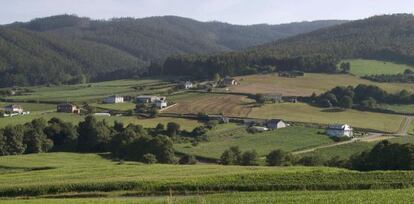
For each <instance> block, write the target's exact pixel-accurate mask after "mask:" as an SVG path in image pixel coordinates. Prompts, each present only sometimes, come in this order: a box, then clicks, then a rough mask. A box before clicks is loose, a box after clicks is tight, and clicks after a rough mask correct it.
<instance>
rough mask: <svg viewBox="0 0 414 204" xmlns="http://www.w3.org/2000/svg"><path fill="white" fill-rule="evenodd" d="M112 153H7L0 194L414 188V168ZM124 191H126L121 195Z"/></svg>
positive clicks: (178, 192)
mask: <svg viewBox="0 0 414 204" xmlns="http://www.w3.org/2000/svg"><path fill="white" fill-rule="evenodd" d="M106 157H107V155H99V154H75V153H45V154H31V155H19V156H4V157H2V159H1V160H0V166H1V168H2V169H8V170H9V171H3V172H0V183H1V184H2V185H1V186H0V196H1V197H7V196H8V197H16V196H40V195H59V194H63V195H64V194H65V193H71V194H70V195H71V196H74V197H76V196H82V193H91V195H95V196H105V195H108V193H111V192H113V193H116V192H119V194H118V195H120V196H126V195H131V194H132V195H148V194H152V195H153V194H156V193H168V194H169V193H171V194H173V195H177V194H178V195H179V194H180V193H184V192H187V193H190V192H194V193H200V192H201V193H202V192H226V191H241V190H243V191H269V190H272V191H285V190H290V191H292V190H352V189H355V190H357V189H358V190H361V189H378V188H383V189H391V188H402V187H413V186H414V172H412V171H374V172H365V173H362V172H356V171H349V170H345V169H338V168H328V167H263V166H250V167H249V166H221V165H163V164H154V165H144V164H141V163H137V162H123V163H120V162H117V161H113V160H109V159H106ZM122 191H126V192H124V193H122Z"/></svg>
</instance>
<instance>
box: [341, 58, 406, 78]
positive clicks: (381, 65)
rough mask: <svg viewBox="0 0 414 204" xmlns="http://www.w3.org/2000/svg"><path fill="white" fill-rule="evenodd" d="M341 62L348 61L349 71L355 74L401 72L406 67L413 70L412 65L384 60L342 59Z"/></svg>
mask: <svg viewBox="0 0 414 204" xmlns="http://www.w3.org/2000/svg"><path fill="white" fill-rule="evenodd" d="M343 62H349V63H350V64H351V73H352V74H354V75H356V76H366V75H375V74H402V73H404V70H406V69H411V70H413V71H414V67H412V66H409V65H405V64H397V63H393V62H386V61H378V60H364V59H351V60H344V61H343Z"/></svg>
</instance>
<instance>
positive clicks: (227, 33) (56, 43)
mask: <svg viewBox="0 0 414 204" xmlns="http://www.w3.org/2000/svg"><path fill="white" fill-rule="evenodd" d="M344 22H345V21H335V20H333V21H314V22H301V23H291V24H283V25H265V24H263V25H251V26H239V25H231V24H227V23H220V22H199V21H195V20H192V19H188V18H181V17H176V16H165V17H150V18H142V19H132V18H117V19H112V20H109V21H102V20H91V19H89V18H80V17H77V16H72V15H60V16H52V17H47V18H39V19H34V20H32V21H30V22H27V23H13V24H10V25H5V26H0V86H12V85H36V84H47V83H69V82H71V83H77V82H82V81H84V80H88V79H89V80H102V79H107V78H109V79H110V78H114V77H123V71H124V70H135V71H136V72H137V73H139V72H140V71H142V70H143V69H144V68H145V67H147V66H148V65H149V64H150V62H152V61H156V62H162V61H163V60H164V59H166V58H167V57H168V56H170V55H179V54H206V53H217V52H223V51H237V50H242V49H245V48H248V47H251V46H257V45H259V44H263V43H267V42H271V41H274V40H277V39H281V38H285V37H289V36H293V35H297V34H300V33H305V32H310V31H314V30H317V29H320V28H324V27H328V26H332V25H337V24H341V23H344ZM129 73H130V72H128V74H129Z"/></svg>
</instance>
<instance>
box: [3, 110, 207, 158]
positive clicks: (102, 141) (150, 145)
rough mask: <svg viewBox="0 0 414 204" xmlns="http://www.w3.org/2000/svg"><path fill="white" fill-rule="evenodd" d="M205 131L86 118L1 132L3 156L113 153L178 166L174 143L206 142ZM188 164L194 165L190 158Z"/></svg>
mask: <svg viewBox="0 0 414 204" xmlns="http://www.w3.org/2000/svg"><path fill="white" fill-rule="evenodd" d="M206 131H207V130H206V129H205V128H204V127H196V128H194V130H193V131H191V132H187V131H185V130H181V129H180V125H179V124H177V123H174V122H170V123H168V124H167V126H166V127H165V126H164V125H163V124H158V125H157V126H156V127H155V128H143V127H142V126H141V125H134V124H129V125H127V126H125V125H124V124H123V123H120V122H116V121H115V122H114V124H113V126H110V125H109V124H107V122H106V121H98V120H97V119H96V118H95V117H93V116H87V117H85V120H84V121H81V122H79V124H78V125H77V126H75V125H73V124H72V123H67V122H63V121H62V120H60V119H58V118H52V119H50V120H49V121H47V122H46V121H45V120H44V119H43V118H39V119H34V120H33V121H31V122H29V123H26V124H24V125H14V126H13V125H9V126H6V127H5V128H3V129H0V156H5V155H18V154H29V153H41V152H49V151H54V152H56V151H68V152H94V153H99V152H111V153H112V155H113V156H114V157H115V158H118V159H122V160H132V161H141V162H145V163H156V162H158V163H176V162H177V159H176V157H175V150H174V148H173V141H174V140H177V139H178V138H177V137H176V136H179V137H183V138H184V139H185V138H187V140H194V141H197V140H203V139H205V137H204V135H205V133H206ZM185 161H187V162H190V163H194V161H195V159H194V158H193V157H190V156H186V157H183V158H182V160H180V163H184V162H185Z"/></svg>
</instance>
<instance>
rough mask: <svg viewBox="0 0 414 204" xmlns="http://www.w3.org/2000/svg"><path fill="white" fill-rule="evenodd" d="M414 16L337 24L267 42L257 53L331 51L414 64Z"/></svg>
mask: <svg viewBox="0 0 414 204" xmlns="http://www.w3.org/2000/svg"><path fill="white" fill-rule="evenodd" d="M413 40H414V16H413V15H411V14H395V15H383V16H374V17H371V18H367V19H363V20H358V21H352V22H349V23H344V24H341V25H336V26H332V27H328V28H324V29H320V30H317V31H313V32H310V33H307V34H301V35H298V36H295V37H291V38H288V39H284V40H279V41H276V42H273V43H269V44H265V45H263V46H259V47H257V48H255V49H254V50H253V51H254V52H270V53H272V54H276V55H294V56H296V55H304V54H310V53H325V54H331V55H334V56H337V57H340V58H374V59H382V60H390V61H397V62H405V63H409V64H414V50H413V49H412V48H413V45H414V41H413Z"/></svg>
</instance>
